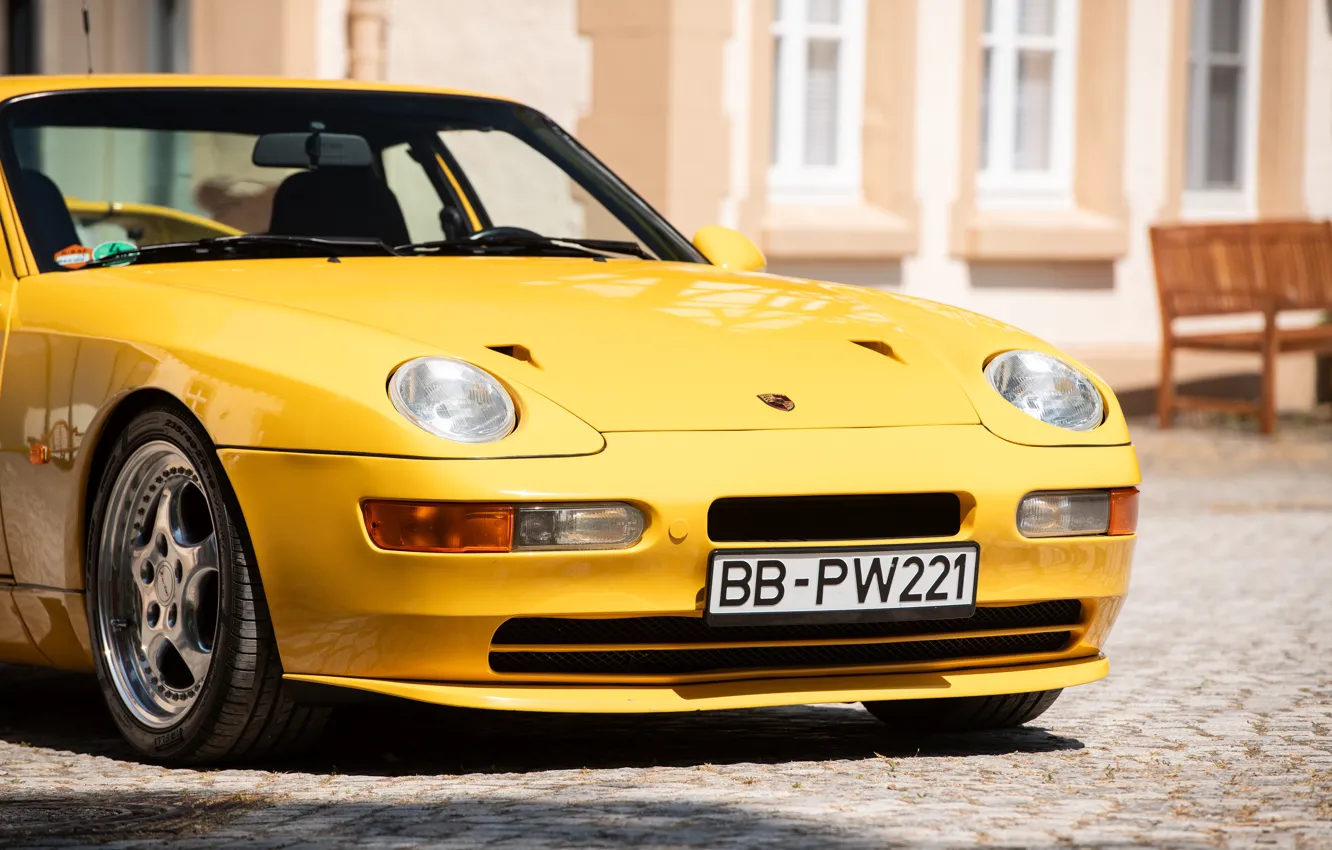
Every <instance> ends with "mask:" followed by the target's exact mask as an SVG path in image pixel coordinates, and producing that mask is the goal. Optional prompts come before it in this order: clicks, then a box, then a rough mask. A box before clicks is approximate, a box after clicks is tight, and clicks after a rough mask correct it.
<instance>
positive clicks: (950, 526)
mask: <svg viewBox="0 0 1332 850" xmlns="http://www.w3.org/2000/svg"><path fill="white" fill-rule="evenodd" d="M961 527H962V502H961V500H960V499H958V497H957V495H956V494H954V493H891V494H885V495H877V496H759V497H744V498H729V499H718V500H717V501H715V502H713V503H712V506H711V507H710V508H708V537H709V538H711V539H712V540H713V541H714V542H717V543H790V542H795V541H817V540H888V539H892V538H895V537H952V536H953V535H955V534H957V532H958V529H960V528H961Z"/></svg>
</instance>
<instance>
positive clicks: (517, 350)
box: [486, 344, 541, 369]
mask: <svg viewBox="0 0 1332 850" xmlns="http://www.w3.org/2000/svg"><path fill="white" fill-rule="evenodd" d="M486 348H489V349H490V350H491V351H493V352H495V353H496V354H503V355H504V356H505V357H512V358H513V359H514V360H521V361H522V362H524V363H529V364H531V365H532V366H534V367H536V368H537V369H540V368H541V365H540V364H539V363H537V362H536V358H535V357H533V356H532V349H530V348H528V347H527V346H525V345H517V344H512V345H487V346H486Z"/></svg>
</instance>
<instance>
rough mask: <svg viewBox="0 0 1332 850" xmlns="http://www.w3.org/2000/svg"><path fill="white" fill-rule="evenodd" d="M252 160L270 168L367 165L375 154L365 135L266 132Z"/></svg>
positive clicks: (362, 166)
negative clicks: (371, 151)
mask: <svg viewBox="0 0 1332 850" xmlns="http://www.w3.org/2000/svg"><path fill="white" fill-rule="evenodd" d="M250 161H251V162H253V163H254V164H255V165H260V166H264V167H266V168H330V167H332V168H364V167H367V166H369V165H370V164H371V163H372V162H373V161H374V157H373V155H372V154H371V153H370V143H369V142H367V141H366V140H365V137H364V136H354V135H351V134H349V133H325V132H323V130H321V129H316V130H314V131H312V132H309V133H265V134H264V135H262V136H260V137H259V138H258V140H256V141H255V143H254V153H253V154H252V155H251V156H250Z"/></svg>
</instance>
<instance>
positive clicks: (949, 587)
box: [0, 76, 1139, 763]
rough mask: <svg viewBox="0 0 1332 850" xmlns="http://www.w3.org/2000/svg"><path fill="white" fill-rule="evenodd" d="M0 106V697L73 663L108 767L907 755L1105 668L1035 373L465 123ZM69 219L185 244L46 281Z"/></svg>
mask: <svg viewBox="0 0 1332 850" xmlns="http://www.w3.org/2000/svg"><path fill="white" fill-rule="evenodd" d="M0 100H2V101H3V103H2V104H0V125H2V126H0V167H2V168H3V178H4V186H3V189H4V191H5V193H6V200H7V202H6V203H4V204H3V205H0V220H2V222H3V226H4V236H5V239H4V242H3V249H2V250H4V252H5V253H6V254H7V259H6V260H5V261H4V262H3V263H0V274H2V275H3V277H4V281H3V284H2V285H0V313H3V318H4V330H5V339H4V356H3V378H2V383H0V449H3V451H2V452H0V462H2V463H3V468H2V469H0V512H2V514H3V536H2V537H0V661H4V662H10V663H27V664H42V665H50V666H55V667H61V668H66V669H71V670H90V671H94V672H95V673H96V676H97V678H98V680H99V682H100V683H101V689H102V691H103V693H104V694H105V697H106V702H107V705H108V706H109V707H110V711H111V714H112V715H113V716H114V718H115V722H116V724H117V725H118V726H119V728H120V729H121V731H122V732H123V733H124V735H125V737H126V738H127V739H128V741H129V742H130V743H131V744H132V745H133V746H134V747H135V748H136V749H137V750H138V751H139V752H140V753H142V754H143V755H144V756H146V757H149V758H154V759H159V760H162V761H168V762H173V763H203V762H223V761H235V760H240V759H254V758H259V757H261V756H264V755H265V754H273V753H277V752H284V751H290V750H292V749H295V748H299V747H300V746H302V745H304V744H307V743H309V742H310V740H311V739H312V738H313V737H314V736H315V735H316V734H317V733H318V730H319V727H320V724H321V723H322V721H323V719H324V718H325V716H326V715H327V713H328V711H329V709H328V707H327V706H329V705H330V704H331V703H333V702H335V701H336V698H337V697H338V696H340V695H346V694H348V693H350V692H355V691H361V692H377V693H380V694H389V695H395V696H399V697H406V698H409V699H414V700H421V701H425V702H432V703H439V704H445V705H454V706H468V707H475V708H493V709H512V710H530V711H567V712H658V711H694V710H701V709H721V708H728V709H733V708H745V707H753V706H771V705H790V704H803V703H822V702H862V703H864V704H865V706H866V707H867V708H868V709H869V710H870V711H871V712H873V713H874V714H875V715H877V716H878V717H880V718H881V719H883V720H884V721H886V722H887V723H889V724H891V725H892V726H893V727H894V728H895V729H896V730H897V731H899V732H907V733H916V732H927V731H931V730H939V729H965V728H984V727H999V726H1008V725H1013V724H1020V723H1023V722H1026V721H1028V720H1031V719H1032V718H1034V717H1036V716H1037V715H1039V714H1040V713H1041V712H1043V711H1044V710H1045V709H1046V708H1047V707H1049V705H1050V704H1051V703H1052V702H1053V701H1054V699H1055V698H1056V696H1058V694H1059V693H1060V690H1061V689H1062V688H1065V687H1068V686H1071V685H1078V684H1083V683H1086V682H1091V681H1093V680H1095V679H1099V678H1101V677H1102V676H1104V675H1105V674H1106V672H1107V669H1108V668H1107V662H1106V660H1105V658H1104V656H1103V655H1102V653H1101V648H1102V646H1103V645H1104V643H1105V640H1106V636H1107V634H1108V633H1109V630H1110V627H1111V625H1112V623H1113V622H1114V620H1115V616H1116V614H1117V613H1118V611H1119V609H1120V605H1121V602H1122V601H1123V598H1124V595H1125V592H1126V591H1127V588H1128V581H1129V563H1130V559H1131V556H1132V551H1133V546H1134V540H1135V538H1134V530H1135V526H1136V513H1137V490H1136V489H1135V485H1136V484H1137V483H1138V481H1139V476H1138V466H1137V461H1136V459H1135V456H1134V452H1133V448H1132V446H1131V444H1130V441H1129V434H1128V429H1127V427H1126V426H1125V423H1124V418H1123V415H1122V413H1121V411H1120V409H1119V407H1118V405H1117V403H1116V401H1115V398H1114V395H1113V394H1112V393H1111V391H1110V389H1109V388H1108V387H1107V386H1106V385H1105V384H1104V383H1103V382H1102V381H1101V380H1100V379H1098V378H1097V377H1096V376H1095V375H1093V374H1092V373H1091V372H1090V371H1088V370H1087V369H1086V368H1085V367H1083V366H1081V365H1079V364H1077V363H1076V362H1074V361H1072V360H1070V359H1069V358H1067V357H1064V356H1062V355H1060V354H1059V353H1058V352H1057V351H1055V350H1054V349H1053V348H1052V347H1050V346H1049V345H1047V344H1045V343H1043V342H1041V341H1040V340H1037V339H1034V338H1032V337H1031V336H1028V335H1026V334H1024V333H1022V332H1021V331H1019V330H1016V329H1014V328H1012V327H1009V326H1007V325H1004V324H1002V323H999V322H996V321H992V320H990V319H986V318H983V317H981V316H977V315H974V314H971V313H968V312H965V311H963V310H959V309H956V308H953V307H948V306H944V305H941V304H936V303H932V302H929V301H924V300H920V299H916V298H908V297H904V296H900V295H894V294H890V293H884V292H875V291H870V290H867V289H862V288H858V287H854V286H842V285H836V284H830V283H820V282H817V281H809V280H793V279H789V278H783V277H777V276H772V275H766V274H763V273H762V269H763V264H764V260H763V257H762V254H761V253H760V252H759V251H758V249H757V248H755V247H754V246H753V245H752V244H751V243H750V242H749V241H748V240H747V239H745V237H743V236H741V235H740V234H738V233H736V232H734V231H730V230H727V229H725V228H721V227H707V228H704V229H702V230H701V231H699V233H698V234H697V235H695V236H694V238H693V240H692V242H691V241H690V240H687V239H685V238H684V237H683V236H681V235H680V234H679V233H678V232H677V231H676V230H675V229H674V228H672V227H671V225H670V224H669V223H668V222H666V221H665V220H663V219H662V218H661V216H660V215H658V214H657V213H656V212H654V211H653V209H652V208H651V207H650V206H649V205H648V204H647V203H645V202H644V201H643V199H642V198H640V197H639V196H638V195H636V194H634V192H633V190H632V189H630V188H629V187H628V186H626V185H625V184H624V183H623V182H622V181H620V180H619V179H618V178H617V177H616V176H615V175H614V174H613V173H611V171H609V170H608V169H607V168H606V167H605V166H604V165H603V164H602V163H600V162H599V161H598V160H596V159H595V158H594V157H593V156H592V155H591V154H589V153H588V152H587V151H586V150H584V149H583V148H582V147H581V146H580V145H579V144H578V143H577V142H576V141H575V140H574V139H572V138H571V137H570V136H569V135H568V134H567V133H566V132H564V131H563V130H561V129H560V128H559V127H558V126H556V125H555V124H554V123H552V122H551V121H550V120H548V119H547V118H545V117H544V116H543V115H541V114H540V113H538V112H536V111H534V110H532V109H530V108H528V107H526V106H523V105H521V104H517V103H513V102H510V101H507V100H503V99H498V98H490V97H481V96H475V95H467V94H460V93H451V92H443V91H430V90H426V89H418V88H407V87H391V86H357V85H354V84H350V83H317V82H308V83H307V82H291V81H276V80H241V79H226V78H189V77H182V78H172V79H165V78H143V77H115V76H99V77H77V78H45V79H42V78H5V79H3V80H0ZM92 151H95V152H96V155H95V156H91V155H89V152H92ZM66 198H78V199H80V201H78V202H77V208H76V209H74V210H73V212H71V206H70V203H73V202H67V201H66ZM117 205H120V206H119V207H118V206H117ZM129 205H135V206H129ZM99 206H100V207H101V208H104V209H107V210H115V209H117V208H119V209H122V210H124V209H131V210H137V213H136V214H138V215H140V216H144V215H147V216H149V217H150V218H153V219H154V220H157V221H163V220H167V221H175V222H185V223H187V224H188V225H189V226H190V227H191V228H195V230H194V231H191V232H197V233H199V234H201V235H199V236H195V237H191V238H189V239H183V240H182V239H180V238H179V236H177V237H175V239H174V241H155V240H154V239H153V238H152V234H153V233H157V232H169V233H177V232H178V230H176V229H172V228H167V229H166V230H165V231H159V230H154V229H153V228H142V227H140V228H137V229H136V228H134V227H121V228H120V230H118V231H116V232H115V233H113V234H111V235H112V236H113V237H114V238H109V239H106V240H105V241H103V242H100V243H99V244H87V243H90V242H92V241H93V239H91V238H90V237H88V236H87V233H89V232H91V229H90V228H91V225H90V223H89V221H88V218H89V215H90V213H89V210H93V211H95V210H96V209H98V208H99ZM164 211H167V212H164ZM169 211H175V214H172V213H170V212H169ZM173 227H174V225H173ZM136 237H137V238H136ZM34 710H36V709H34Z"/></svg>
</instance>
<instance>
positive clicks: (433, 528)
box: [361, 500, 513, 552]
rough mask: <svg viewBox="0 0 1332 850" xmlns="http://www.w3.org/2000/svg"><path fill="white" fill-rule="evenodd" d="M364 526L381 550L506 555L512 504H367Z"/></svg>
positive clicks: (363, 506) (364, 504)
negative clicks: (496, 553) (497, 553)
mask: <svg viewBox="0 0 1332 850" xmlns="http://www.w3.org/2000/svg"><path fill="white" fill-rule="evenodd" d="M361 510H362V512H363V513H364V514H365V528H366V531H368V532H369V533H370V540H371V541H372V542H374V544H375V545H376V546H378V547H379V548H381V549H394V550H398V551H402V552H508V551H509V550H510V549H512V548H513V506H512V505H480V504H469V503H465V502H386V501H377V500H370V501H366V502H363V503H362V505H361Z"/></svg>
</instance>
